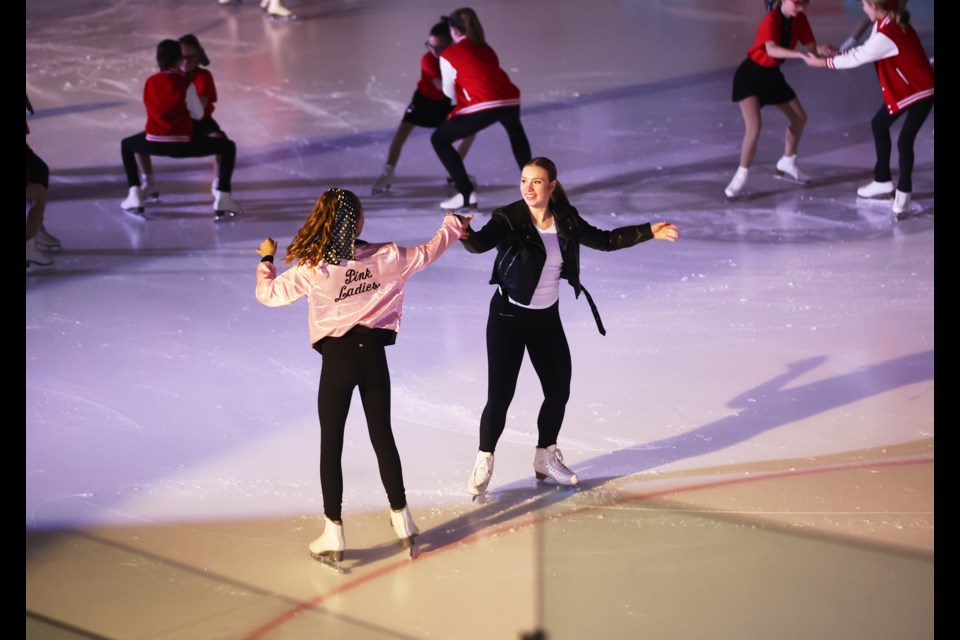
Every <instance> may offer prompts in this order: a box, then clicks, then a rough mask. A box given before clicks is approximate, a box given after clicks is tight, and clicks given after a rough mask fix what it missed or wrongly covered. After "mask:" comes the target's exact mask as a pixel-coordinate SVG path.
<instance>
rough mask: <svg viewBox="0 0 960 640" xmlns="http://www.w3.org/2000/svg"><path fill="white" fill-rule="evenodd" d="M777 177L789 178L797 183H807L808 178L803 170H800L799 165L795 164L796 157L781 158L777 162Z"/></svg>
mask: <svg viewBox="0 0 960 640" xmlns="http://www.w3.org/2000/svg"><path fill="white" fill-rule="evenodd" d="M777 175H778V176H789V177H790V178H793V179H794V180H796V181H797V182H809V181H810V176H808V175H807V174H806V173H805V172H804V170H803V169H801V168H800V165H798V164H797V156H796V155H792V156H782V157H781V158H780V159H779V160H777Z"/></svg>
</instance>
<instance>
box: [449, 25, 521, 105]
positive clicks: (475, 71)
mask: <svg viewBox="0 0 960 640" xmlns="http://www.w3.org/2000/svg"><path fill="white" fill-rule="evenodd" d="M440 73H441V75H442V76H443V92H444V93H445V94H446V95H447V96H448V97H449V98H451V99H452V100H454V101H455V104H454V107H453V111H452V112H451V113H450V117H451V118H452V117H454V116H456V115H459V114H468V113H476V112H478V111H485V110H487V109H497V108H499V107H519V106H520V89H518V88H517V86H516V85H515V84H513V83H512V82H510V78H509V77H508V76H507V74H506V72H505V71H504V70H503V69H501V68H500V60H499V59H498V58H497V54H496V53H495V52H494V50H493V49H492V48H490V47H489V46H488V45H483V46H481V45H477V44H474V43H473V42H471V41H470V40H468V39H467V38H464V39H463V40H461V41H460V42H457V43H455V44H452V45H450V46H449V47H447V48H446V49H444V50H443V53H441V54H440Z"/></svg>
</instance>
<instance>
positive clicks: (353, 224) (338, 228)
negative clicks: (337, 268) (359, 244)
mask: <svg viewBox="0 0 960 640" xmlns="http://www.w3.org/2000/svg"><path fill="white" fill-rule="evenodd" d="M330 191H331V192H332V193H334V194H336V196H337V210H336V214H335V218H334V221H333V235H332V237H331V238H330V243H329V244H328V245H327V246H326V247H324V249H323V259H324V260H326V261H327V262H328V263H330V264H340V261H341V260H343V259H347V260H353V258H354V257H355V255H356V251H355V247H354V242H355V241H356V239H357V218H358V216H359V212H358V211H356V210H355V209H354V207H353V198H351V197H349V196H348V195H347V194H346V193H344V192H343V190H342V189H331V190H330Z"/></svg>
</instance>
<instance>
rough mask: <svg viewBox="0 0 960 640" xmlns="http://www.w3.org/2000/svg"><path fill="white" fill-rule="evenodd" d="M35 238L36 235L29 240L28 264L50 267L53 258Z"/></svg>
mask: <svg viewBox="0 0 960 640" xmlns="http://www.w3.org/2000/svg"><path fill="white" fill-rule="evenodd" d="M35 238H36V236H34V237H33V238H30V239H29V240H27V266H28V267H29V266H30V265H33V266H36V267H49V266H51V265H53V258H52V257H51V256H50V254H48V253H47V252H46V251H44V250H43V249H41V248H40V247H38V246H37V243H36V242H35Z"/></svg>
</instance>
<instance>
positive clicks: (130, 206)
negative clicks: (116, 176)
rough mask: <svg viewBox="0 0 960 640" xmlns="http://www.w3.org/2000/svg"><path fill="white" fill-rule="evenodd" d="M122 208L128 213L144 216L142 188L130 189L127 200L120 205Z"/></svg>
mask: <svg viewBox="0 0 960 640" xmlns="http://www.w3.org/2000/svg"><path fill="white" fill-rule="evenodd" d="M120 206H121V207H122V208H123V210H124V211H126V212H127V213H137V214H140V215H143V192H142V191H141V190H140V187H130V191H129V192H128V193H127V199H126V200H124V201H123V202H121V203H120Z"/></svg>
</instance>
